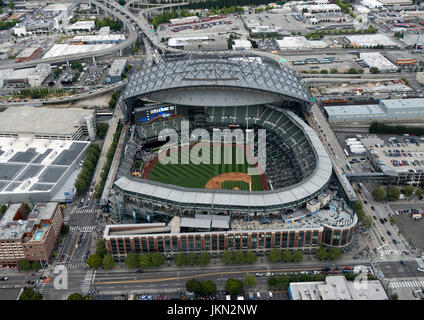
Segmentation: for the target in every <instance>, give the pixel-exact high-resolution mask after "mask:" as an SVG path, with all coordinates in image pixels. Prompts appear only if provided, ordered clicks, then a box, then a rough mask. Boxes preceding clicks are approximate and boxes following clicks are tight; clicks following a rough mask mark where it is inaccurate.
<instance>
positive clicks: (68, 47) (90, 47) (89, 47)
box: [42, 44, 114, 59]
mask: <svg viewBox="0 0 424 320" xmlns="http://www.w3.org/2000/svg"><path fill="white" fill-rule="evenodd" d="M113 46H114V45H113V44H81V45H78V44H55V45H54V46H53V47H51V48H50V50H49V51H47V52H46V53H45V54H44V56H43V58H42V59H47V58H53V57H60V56H66V55H71V54H78V53H87V52H95V51H100V50H105V49H108V48H111V47H113Z"/></svg>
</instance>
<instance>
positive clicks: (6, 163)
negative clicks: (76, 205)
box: [0, 137, 90, 203]
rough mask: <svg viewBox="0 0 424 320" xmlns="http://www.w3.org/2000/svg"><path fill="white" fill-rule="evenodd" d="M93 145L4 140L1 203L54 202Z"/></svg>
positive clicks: (0, 141)
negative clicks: (53, 199) (53, 198)
mask: <svg viewBox="0 0 424 320" xmlns="http://www.w3.org/2000/svg"><path fill="white" fill-rule="evenodd" d="M89 145H90V142H88V141H65V140H48V139H33V138H4V137H0V148H1V152H2V156H1V157H0V203H18V202H32V203H35V202H38V201H50V199H51V198H52V197H54V196H56V194H57V193H58V192H59V191H60V189H61V188H62V186H63V184H64V183H65V182H67V181H68V179H69V178H70V177H71V176H73V175H72V174H73V173H74V172H75V171H76V170H79V167H78V163H79V162H80V161H81V160H82V159H83V158H84V156H85V154H86V153H87V149H88V147H89ZM74 181H75V177H74V180H73V181H72V184H73V182H74Z"/></svg>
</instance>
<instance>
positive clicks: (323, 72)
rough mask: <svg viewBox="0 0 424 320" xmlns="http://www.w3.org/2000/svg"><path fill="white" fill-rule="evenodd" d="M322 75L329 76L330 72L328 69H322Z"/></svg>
mask: <svg viewBox="0 0 424 320" xmlns="http://www.w3.org/2000/svg"><path fill="white" fill-rule="evenodd" d="M320 73H321V74H328V70H327V69H322V70H321V71H320Z"/></svg>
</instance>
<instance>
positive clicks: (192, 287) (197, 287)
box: [185, 279, 202, 294]
mask: <svg viewBox="0 0 424 320" xmlns="http://www.w3.org/2000/svg"><path fill="white" fill-rule="evenodd" d="M185 287H186V289H187V291H190V292H194V293H195V294H199V293H201V292H202V284H201V283H200V281H199V280H196V279H191V280H189V281H187V282H186V285H185Z"/></svg>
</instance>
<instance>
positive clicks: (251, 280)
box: [244, 274, 257, 287]
mask: <svg viewBox="0 0 424 320" xmlns="http://www.w3.org/2000/svg"><path fill="white" fill-rule="evenodd" d="M256 283H257V281H256V277H255V276H254V275H253V274H246V276H245V277H244V284H245V285H246V286H247V287H254V286H256Z"/></svg>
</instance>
